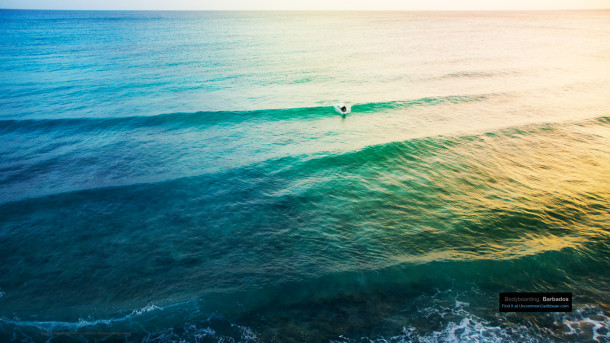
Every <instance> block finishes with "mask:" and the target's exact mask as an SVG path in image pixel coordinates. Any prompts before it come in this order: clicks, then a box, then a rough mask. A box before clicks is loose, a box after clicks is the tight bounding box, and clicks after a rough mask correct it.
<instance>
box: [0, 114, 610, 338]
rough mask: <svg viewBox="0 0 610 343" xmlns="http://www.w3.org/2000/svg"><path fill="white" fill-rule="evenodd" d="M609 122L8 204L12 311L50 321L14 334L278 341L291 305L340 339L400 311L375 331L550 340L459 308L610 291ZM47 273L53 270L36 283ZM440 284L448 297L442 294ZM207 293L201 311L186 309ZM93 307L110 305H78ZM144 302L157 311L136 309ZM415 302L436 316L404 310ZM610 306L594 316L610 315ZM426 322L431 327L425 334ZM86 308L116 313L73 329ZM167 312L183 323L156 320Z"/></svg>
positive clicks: (0, 212)
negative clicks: (511, 333) (393, 325)
mask: <svg viewBox="0 0 610 343" xmlns="http://www.w3.org/2000/svg"><path fill="white" fill-rule="evenodd" d="M609 122H610V120H609V119H608V118H607V117H601V118H598V119H595V120H589V121H586V122H579V123H556V124H546V125H529V126H520V127H515V128H507V129H502V130H497V131H493V132H487V133H482V134H477V135H463V136H455V137H442V136H441V137H439V136H437V137H426V138H419V139H410V140H406V141H402V142H392V143H387V144H380V145H373V146H368V147H365V148H363V149H360V150H356V151H349V152H345V153H334V154H324V155H321V156H320V155H300V156H289V157H284V158H276V159H270V160H264V161H261V162H257V163H253V164H249V165H247V166H245V167H241V168H234V169H231V170H229V171H225V172H219V173H208V174H204V175H198V176H190V177H182V178H175V179H166V180H163V181H158V182H151V183H139V184H131V185H124V186H116V187H105V188H98V189H89V190H83V191H75V192H66V193H62V194H56V195H51V196H44V197H40V198H36V199H28V200H22V201H18V202H13V203H7V204H3V205H0V217H1V218H3V221H2V226H1V230H0V245H1V246H3V247H6V248H5V253H4V254H3V255H2V256H0V258H1V259H2V260H0V274H1V275H6V276H7V277H6V278H3V283H2V292H4V293H5V294H4V295H3V297H2V299H3V301H4V304H5V306H4V310H5V311H7V312H9V313H16V312H18V311H19V309H23V308H28V309H31V310H32V311H33V312H35V313H37V315H38V317H37V319H35V320H34V319H33V318H29V320H30V321H29V322H27V319H28V318H27V314H24V315H21V316H20V317H21V318H24V320H26V322H20V321H3V322H2V323H3V324H2V325H5V326H8V327H11V328H14V327H18V328H21V329H18V330H16V331H17V332H29V331H28V330H33V329H22V328H23V327H30V328H32V327H33V328H38V329H40V328H42V329H46V330H74V331H78V330H82V331H84V332H87V331H85V330H93V329H98V330H108V331H117V332H123V331H130V332H134V336H133V337H132V338H133V339H134V340H135V339H136V338H142V339H143V338H144V337H149V338H150V339H152V338H159V339H158V340H159V341H163V339H166V338H167V340H171V338H172V337H173V338H176V337H177V338H180V337H190V336H189V335H191V334H193V335H207V336H206V337H209V338H210V339H214V337H216V338H215V339H217V340H220V339H221V338H222V337H240V335H241V334H244V333H247V334H252V333H254V334H255V336H256V337H257V338H256V339H253V341H256V340H260V341H270V340H271V339H270V338H269V337H271V336H272V333H271V332H270V330H278V332H280V337H292V335H294V332H292V331H291V330H295V329H294V328H293V327H291V326H290V325H291V324H290V323H288V322H286V320H285V319H282V318H285V317H286V313H290V314H291V315H295V316H297V317H299V318H308V319H307V320H303V321H302V323H301V324H300V325H303V326H305V327H306V326H308V325H313V326H315V325H319V324H317V323H324V322H325V321H327V318H328V316H331V317H332V318H336V319H334V321H335V323H337V325H336V327H318V328H317V330H319V331H316V332H318V334H320V335H322V336H324V337H337V339H339V336H341V335H343V334H348V335H349V336H350V337H366V336H367V335H368V334H367V332H371V330H373V328H378V327H380V326H381V327H382V326H383V325H384V323H383V321H382V319H383V318H388V317H390V316H398V317H396V318H395V320H397V321H398V322H400V323H415V324H413V325H414V326H413V327H412V328H407V329H408V330H407V331H406V332H402V333H401V332H399V331H396V330H395V331H392V330H388V331H387V332H380V333H379V334H383V335H387V336H388V337H391V336H393V335H399V336H401V337H413V335H414V333H413V330H419V332H420V333H425V332H428V333H429V332H439V334H441V335H446V336H447V337H450V335H452V334H455V335H458V336H459V335H462V336H459V337H462V338H465V339H474V338H476V337H478V336H476V334H475V333H474V332H480V331H476V330H478V329H481V330H483V329H484V330H488V331H490V333H489V334H490V335H493V334H494V333H493V332H496V333H497V334H504V332H505V331H501V330H500V331H494V330H495V329H494V328H495V327H497V326H499V325H507V327H509V328H510V327H512V328H513V329H514V330H516V331H517V332H521V333H522V334H523V335H526V336H527V337H532V338H533V339H535V338H536V337H540V336H539V334H540V333H539V332H538V331H536V330H534V331H529V329H527V328H528V323H527V321H522V322H519V323H517V324H510V323H504V322H503V321H502V320H500V322H494V321H493V320H492V321H490V320H489V319H483V318H484V313H485V311H486V310H484V309H483V310H481V309H480V308H479V309H477V308H474V306H473V308H462V309H460V307H459V306H458V307H457V308H454V307H451V306H448V305H446V304H447V302H448V301H449V302H457V301H459V302H468V303H471V304H477V303H478V304H479V306H481V307H484V308H486V309H488V308H492V307H493V306H495V305H494V304H495V298H494V297H495V296H496V295H497V294H496V292H497V290H498V289H505V288H510V289H516V290H528V291H545V290H549V289H552V288H553V286H552V285H556V284H561V285H563V287H565V288H567V289H578V290H579V297H580V299H583V300H582V302H581V303H579V304H578V306H588V305H589V304H590V303H595V301H594V299H600V298H607V297H608V293H607V291H606V290H605V289H606V288H604V287H600V288H599V289H592V288H590V287H587V286H586V285H587V282H588V277H589V275H590V274H591V273H592V272H593V271H594V270H604V269H605V268H607V267H608V266H607V258H606V257H605V256H607V255H608V253H610V252H609V251H608V246H610V245H609V243H610V242H608V236H609V235H610V233H609V232H608V230H607V225H606V224H605V223H607V220H608V208H609V207H610V206H609V204H608V194H609V193H610V192H609V189H608V185H607V183H606V181H605V180H606V177H607V175H608V172H609V170H610V166H609V164H608V161H610V156H609V154H610V152H609V151H608V149H607V146H606V145H604V144H603V143H604V142H605V141H606V137H607V128H608V123H609ZM144 199H145V201H144ZM82 246H87V247H89V248H88V249H86V251H83V250H82V249H80V248H79V247H82ZM58 247H62V248H61V249H59V250H58ZM34 250H36V251H37V252H38V253H37V255H36V256H31V255H29V254H28V252H29V251H34ZM557 265H561V266H562V267H561V268H555V267H553V266H557ZM167 266H171V268H168V267H167ZM34 269H36V270H38V272H37V275H39V276H41V278H42V277H43V276H44V275H54V277H51V278H42V280H44V282H35V281H30V282H28V283H27V284H24V282H23V280H25V279H28V280H32V278H31V276H30V275H29V274H28V271H29V270H34ZM124 275H130V278H128V279H127V278H125V277H124ZM515 275H519V276H520V277H518V278H516V277H515ZM67 280H71V282H67ZM155 280H156V281H155ZM159 280H160V281H159ZM472 280H477V281H476V287H478V290H476V291H470V289H471V288H472V287H474V286H475V284H473V282H472ZM549 280H551V281H549ZM597 282H600V283H602V284H608V282H610V280H607V278H606V279H605V278H603V277H600V278H598V280H597ZM117 283H120V284H121V287H120V291H119V290H117V287H116V284H117ZM73 284H76V285H78V286H77V288H78V289H87V292H86V293H82V292H79V291H78V289H75V288H73V287H72V286H71V285H73ZM532 285H534V286H532ZM532 287H533V288H532ZM436 288H439V289H441V290H444V291H447V292H449V293H450V295H449V296H448V297H447V298H443V296H442V295H441V296H439V295H436V290H435V289H436ZM39 294H45V297H47V298H46V299H47V300H44V299H41V298H40V297H39ZM62 294H71V295H72V296H71V297H70V298H66V297H62ZM151 294H152V295H153V296H151ZM439 297H440V298H439ZM482 298H483V299H487V300H485V301H481V300H480V299H482ZM48 299H50V300H48ZM92 299H97V300H92ZM193 299H198V300H200V301H201V304H198V305H196V306H195V307H193V306H191V305H185V308H186V310H184V309H181V306H182V305H176V306H173V304H176V303H179V302H181V301H184V302H188V301H191V300H193ZM414 299H415V300H414ZM25 302H27V306H26V304H25ZM83 303H87V304H88V305H89V306H95V307H96V308H98V310H97V311H98V312H97V313H96V314H95V315H92V314H91V313H90V312H87V311H90V307H89V306H88V307H87V308H86V309H84V310H83V309H81V308H80V307H79V305H80V304H83ZM304 304H305V305H304ZM439 304H440V305H439ZM147 305H151V307H150V309H151V310H150V311H146V313H144V314H142V315H141V314H134V315H129V313H131V311H132V310H133V308H134V307H136V308H147ZM153 305H154V306H153ZM367 306H375V308H376V310H375V311H373V313H374V315H371V317H367V314H366V313H360V314H359V317H358V318H359V322H358V325H357V327H358V328H360V329H361V331H359V330H360V329H358V328H356V329H354V328H353V326H350V324H349V323H350V319H349V317H342V316H341V315H338V314H341V313H353V311H354V309H358V308H367ZM157 307H158V308H157ZM404 308H418V309H422V311H424V312H422V313H415V314H413V315H412V316H409V314H402V315H397V313H401V311H402V309H404ZM577 308H579V309H582V308H584V307H577ZM48 309H53V310H52V313H51V312H49V310H48ZM321 309H322V310H321ZM607 310H608V309H607V308H601V309H599V308H596V309H594V312H596V311H601V313H602V315H601V318H602V321H601V323H603V322H604V321H603V320H605V319H603V318H606V317H604V316H605V315H606V313H607ZM117 311H118V312H121V313H127V315H126V316H127V317H124V316H116V315H115V313H116V312H117ZM452 311H455V313H454V312H452ZM464 311H465V312H464ZM582 311H585V312H586V311H587V310H586V309H585V310H582ZM604 311H606V312H604ZM210 313H220V314H221V315H224V316H226V317H225V318H228V319H226V320H224V319H223V320H215V319H213V318H212V319H210ZM255 313H263V316H262V317H265V318H268V319H267V321H265V320H263V319H261V317H259V316H257V315H256V314H255ZM379 313H381V315H379ZM422 315H425V316H428V318H429V319H430V318H431V319H430V323H432V324H421V323H419V324H418V322H417V317H418V316H422ZM89 316H92V317H93V318H117V319H100V320H98V321H96V320H94V319H92V320H88V321H84V322H81V323H82V324H81V326H79V324H77V323H79V322H78V318H88V317H89ZM147 316H151V317H150V318H149V317H147ZM333 316H336V317H333ZM168 317H172V318H176V322H175V323H176V326H178V327H180V328H181V329H180V330H179V331H171V330H169V329H167V328H168V323H167V322H164V321H163V320H160V319H159V318H168ZM122 318H127V319H126V320H125V319H122ZM443 318H445V319H443ZM446 318H450V319H446ZM464 318H466V319H468V318H470V321H467V322H463V320H464ZM570 318H571V317H570ZM587 318H589V317H587V316H585V317H584V319H582V320H588V319H587ZM595 318H598V319H599V316H598V317H595ZM543 319H544V320H550V319H549V317H543ZM37 320H38V321H40V322H36V321H37ZM380 320H381V321H380ZM566 320H567V319H566ZM569 320H572V321H577V320H578V319H569ZM596 320H597V319H596ZM227 321H228V322H227ZM53 322H55V324H53ZM50 325H55V326H50ZM232 325H237V326H232ZM352 325H353V323H352ZM511 325H516V326H511ZM569 325H572V324H569ZM142 326H143V327H145V330H142V329H141V327H142ZM53 327H54V328H55V329H53ZM238 327H239V328H243V330H242V329H237V328H238ZM49 328H51V329H49ZM64 328H65V329H64ZM231 328H233V329H234V330H233V329H231ZM270 328H272V329H270ZM460 328H461V329H460ZM208 329H211V330H212V331H210V330H208ZM564 329H565V328H564ZM20 330H21V331H20ZM468 330H470V331H468ZM558 330H563V329H561V328H560V329H558ZM467 333H471V334H472V336H468V335H467ZM315 334H316V333H313V335H315ZM596 334H598V333H596ZM600 334H603V333H600ZM147 335H150V336H147ZM181 335H183V336H181ZM214 335H216V336H214ZM269 335H271V336H269ZM265 337H267V338H265ZM473 337H474V338H473ZM579 337H580V336H579ZM373 338H374V337H373ZM339 341H341V339H339ZM344 341H347V340H344Z"/></svg>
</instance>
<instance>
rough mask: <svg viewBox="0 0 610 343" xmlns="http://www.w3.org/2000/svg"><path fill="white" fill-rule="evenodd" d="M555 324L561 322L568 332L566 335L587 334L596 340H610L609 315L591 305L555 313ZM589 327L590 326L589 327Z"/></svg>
mask: <svg viewBox="0 0 610 343" xmlns="http://www.w3.org/2000/svg"><path fill="white" fill-rule="evenodd" d="M556 316H557V317H558V318H556V319H557V320H556V321H555V323H556V324H562V325H563V326H564V327H565V328H566V329H567V330H568V332H567V333H566V334H565V335H566V336H580V335H584V334H586V333H587V334H588V333H589V330H591V331H590V333H591V336H592V339H593V340H594V341H596V342H600V343H601V342H610V317H608V315H606V314H605V313H604V312H603V311H601V310H600V309H597V308H595V307H592V306H587V307H583V308H580V309H577V310H576V311H574V312H572V313H566V314H559V315H556ZM589 327H590V328H589Z"/></svg>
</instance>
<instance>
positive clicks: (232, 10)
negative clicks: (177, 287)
mask: <svg viewBox="0 0 610 343" xmlns="http://www.w3.org/2000/svg"><path fill="white" fill-rule="evenodd" d="M5 10H9V11H75V12H77V11H82V12H85V11H100V12H118V11H121V12H143V11H147V12H161V11H163V12H168V11H171V12H567V11H608V10H610V7H608V8H563V9H562V8H559V9H389V8H388V9H383V8H381V9H71V8H0V11H5Z"/></svg>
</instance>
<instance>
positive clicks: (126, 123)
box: [0, 95, 490, 134]
mask: <svg viewBox="0 0 610 343" xmlns="http://www.w3.org/2000/svg"><path fill="white" fill-rule="evenodd" d="M489 97H490V96H489V95H479V96H446V97H426V98H421V99H415V100H406V101H387V102H378V103H365V104H354V105H352V111H353V113H354V114H356V113H375V112H383V111H393V110H399V109H408V108H409V107H413V106H435V105H439V104H444V103H452V104H457V103H465V102H472V101H483V100H485V99H488V98H489ZM334 114H336V112H335V111H334V109H333V107H332V104H329V105H328V106H318V107H303V108H286V109H265V110H255V111H213V112H206V111H199V112H194V113H168V114H160V115H151V116H131V117H110V118H104V117H91V118H86V117H83V118H58V119H3V120H0V134H8V133H12V132H14V133H26V132H49V131H51V132H52V131H53V130H55V131H64V130H68V133H76V132H79V133H81V132H83V131H105V130H128V129H139V128H150V127H160V128H163V129H182V128H197V127H206V126H210V125H220V124H231V123H241V122H264V121H274V120H308V119H316V118H321V117H325V116H329V115H334Z"/></svg>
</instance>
